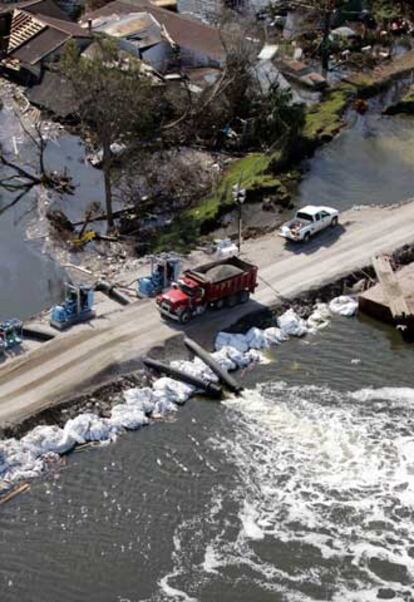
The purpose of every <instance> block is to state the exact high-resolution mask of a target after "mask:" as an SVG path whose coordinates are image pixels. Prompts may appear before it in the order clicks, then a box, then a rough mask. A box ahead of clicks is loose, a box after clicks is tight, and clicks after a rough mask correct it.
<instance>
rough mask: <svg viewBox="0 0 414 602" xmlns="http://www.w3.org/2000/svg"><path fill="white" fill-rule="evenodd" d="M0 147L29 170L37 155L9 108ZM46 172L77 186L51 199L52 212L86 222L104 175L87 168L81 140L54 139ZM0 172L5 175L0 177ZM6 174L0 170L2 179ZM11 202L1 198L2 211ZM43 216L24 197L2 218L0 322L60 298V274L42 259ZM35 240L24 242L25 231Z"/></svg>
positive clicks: (0, 123) (2, 114)
mask: <svg viewBox="0 0 414 602" xmlns="http://www.w3.org/2000/svg"><path fill="white" fill-rule="evenodd" d="M0 144H2V145H4V147H5V149H6V150H7V151H8V152H11V153H14V150H15V148H16V147H17V149H18V153H19V155H18V157H15V156H13V155H12V156H13V159H16V161H17V162H21V164H22V165H24V166H28V167H29V168H30V166H31V165H33V164H34V163H35V162H36V161H37V151H36V150H35V148H34V145H32V144H31V143H30V142H29V141H28V139H27V137H25V136H24V133H23V131H22V129H21V126H20V124H19V122H18V120H17V119H16V117H15V116H14V114H13V112H12V109H11V107H10V106H8V105H7V103H6V106H5V107H4V109H3V110H2V111H0ZM45 160H46V164H47V165H48V167H49V168H50V169H56V170H58V171H62V170H63V169H64V168H66V169H67V171H68V173H69V174H70V175H71V176H72V178H73V183H74V184H75V186H76V188H75V193H74V194H73V195H64V196H62V197H54V198H53V199H52V201H53V203H54V208H56V209H63V210H64V211H65V213H66V214H67V215H68V217H69V218H70V219H72V220H74V221H76V220H79V219H81V218H82V217H83V216H84V211H85V209H86V207H87V206H88V204H89V203H91V202H93V201H100V200H102V197H103V181H102V180H103V179H102V172H101V171H99V170H97V169H94V168H92V167H91V166H90V165H89V164H87V163H86V162H85V157H84V149H83V146H82V145H81V144H80V141H79V138H78V137H76V136H72V135H69V134H65V135H63V136H60V137H58V138H57V139H52V140H51V141H50V142H49V144H48V148H47V151H46V156H45ZM1 170H3V171H1ZM3 173H5V170H4V168H0V174H3ZM12 198H13V196H12V194H11V193H9V192H4V191H2V192H1V193H0V206H2V205H3V203H4V204H7V203H9V202H10V201H11V200H12ZM44 219H45V218H44V215H42V213H41V212H39V211H38V210H37V208H36V197H35V192H34V191H33V192H32V193H29V194H28V195H26V197H25V198H24V200H22V201H20V202H19V204H18V205H16V206H15V207H13V208H11V209H10V210H8V211H7V212H6V213H4V214H3V215H1V216H0V283H1V295H0V320H1V319H5V318H8V317H14V316H16V317H19V318H26V317H28V316H30V315H33V314H35V313H37V312H39V311H41V310H43V309H45V308H46V307H49V306H50V305H51V304H52V303H53V302H55V301H57V300H58V299H59V298H60V296H61V294H62V284H63V281H64V279H65V274H64V271H63V270H62V269H61V268H60V267H59V266H58V264H57V263H56V262H55V261H54V260H53V259H52V257H51V256H48V255H47V254H45V253H44V242H45V241H44V233H45V227H43V226H42V222H44ZM28 227H31V230H33V236H32V235H31V236H30V238H31V240H28V236H27V228H28Z"/></svg>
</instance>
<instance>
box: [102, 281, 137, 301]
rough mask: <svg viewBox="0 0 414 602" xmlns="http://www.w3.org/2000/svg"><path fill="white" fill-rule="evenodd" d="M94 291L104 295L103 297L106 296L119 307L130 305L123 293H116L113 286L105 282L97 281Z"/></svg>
mask: <svg viewBox="0 0 414 602" xmlns="http://www.w3.org/2000/svg"><path fill="white" fill-rule="evenodd" d="M95 290H96V291H101V292H102V293H105V295H108V297H109V298H110V299H112V300H113V301H116V302H117V303H120V304H121V305H129V304H130V300H129V298H128V297H127V296H126V295H124V293H121V292H119V291H117V290H116V288H115V285H114V284H111V283H110V282H107V281H106V280H98V282H97V283H96V284H95Z"/></svg>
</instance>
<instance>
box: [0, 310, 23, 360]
mask: <svg viewBox="0 0 414 602" xmlns="http://www.w3.org/2000/svg"><path fill="white" fill-rule="evenodd" d="M22 342H23V322H22V321H21V320H18V319H17V318H12V319H11V320H4V321H3V322H0V353H4V352H5V351H7V349H11V348H12V347H15V346H16V345H20V344H21V343H22Z"/></svg>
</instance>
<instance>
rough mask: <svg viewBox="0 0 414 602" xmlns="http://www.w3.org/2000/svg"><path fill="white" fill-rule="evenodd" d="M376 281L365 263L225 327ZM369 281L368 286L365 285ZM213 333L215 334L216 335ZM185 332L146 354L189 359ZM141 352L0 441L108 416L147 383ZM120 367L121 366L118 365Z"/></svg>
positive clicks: (238, 329)
mask: <svg viewBox="0 0 414 602" xmlns="http://www.w3.org/2000/svg"><path fill="white" fill-rule="evenodd" d="M392 258H393V260H394V261H395V262H396V264H397V265H398V268H401V267H403V266H405V265H408V264H410V263H412V262H413V261H414V245H404V246H403V247H402V248H400V249H398V250H396V251H395V252H394V253H393V254H392ZM375 283H376V279H375V272H374V270H373V268H372V266H367V267H365V268H362V269H360V270H357V271H354V272H352V273H350V274H348V275H347V276H343V277H341V278H339V279H337V280H334V281H332V282H331V283H329V284H325V285H323V286H322V287H320V288H316V289H311V290H309V291H307V292H305V293H302V294H300V295H298V296H297V297H294V298H292V299H290V300H288V299H283V300H282V299H279V301H278V302H277V303H275V304H274V305H273V306H272V307H271V308H263V309H262V310H259V311H258V310H253V311H252V312H250V313H249V314H247V315H246V316H244V317H242V318H241V319H238V320H236V321H235V322H234V323H233V324H232V325H231V326H229V327H228V328H226V332H228V333H230V334H239V333H243V334H244V333H246V332H247V331H248V330H249V329H250V328H252V327H258V328H260V329H265V328H267V327H271V326H274V325H275V321H276V315H277V314H280V313H282V312H284V311H286V310H287V309H293V310H294V311H295V313H296V314H297V315H298V316H299V317H300V318H302V319H305V320H306V319H308V318H309V316H310V315H311V313H312V311H313V309H314V308H315V305H316V304H318V303H327V302H329V300H331V299H332V298H334V297H337V296H340V295H353V296H355V295H357V294H358V293H359V292H362V291H363V290H367V288H371V286H373V285H374V284H375ZM368 284H369V286H368ZM217 334H218V333H216V335H215V336H217ZM184 336H185V333H183V334H181V335H178V336H177V335H173V336H172V337H171V338H169V339H166V341H165V342H164V344H162V345H157V346H154V347H152V348H151V349H150V350H149V351H148V353H147V354H146V355H148V356H149V357H153V358H156V359H162V360H163V361H173V360H177V359H179V360H189V359H190V356H191V354H190V352H189V351H188V349H187V348H186V347H185V346H184V344H183V338H184ZM142 359H143V358H142V356H141V357H137V358H136V360H135V361H136V364H137V365H138V367H137V368H136V369H134V370H132V371H130V372H126V373H125V374H122V375H114V378H112V379H110V380H108V381H106V382H104V383H103V384H99V385H96V386H92V387H89V388H86V390H85V391H84V392H83V393H81V394H79V395H76V396H74V397H72V398H71V399H68V400H65V401H64V402H62V403H61V404H57V405H55V406H53V407H50V408H47V409H45V410H42V411H40V412H38V413H36V414H33V415H32V416H30V417H29V418H27V419H25V420H23V421H22V422H18V423H16V424H13V425H10V426H6V427H4V428H2V429H0V441H1V439H3V438H10V437H19V438H20V437H22V436H24V435H25V434H27V433H28V432H29V431H31V430H32V429H33V428H35V427H36V426H39V425H56V426H60V427H61V426H63V425H64V424H65V422H66V421H67V420H68V419H70V418H74V417H75V416H77V415H79V414H80V413H82V412H84V411H88V412H91V413H94V414H95V415H97V416H100V417H103V418H106V417H108V416H109V413H110V410H111V408H112V406H113V405H114V404H116V403H119V402H120V400H122V393H123V392H124V391H125V390H127V389H129V388H133V387H147V386H150V383H151V380H152V375H151V373H150V372H149V371H148V369H145V367H144V366H143V364H142ZM119 369H122V366H120V367H119Z"/></svg>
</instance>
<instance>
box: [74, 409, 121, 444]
mask: <svg viewBox="0 0 414 602" xmlns="http://www.w3.org/2000/svg"><path fill="white" fill-rule="evenodd" d="M63 430H64V432H65V434H67V435H69V436H71V437H72V438H73V439H74V440H75V441H76V443H78V444H82V443H86V442H88V441H105V440H107V439H111V437H112V436H113V435H114V433H113V431H112V430H111V425H110V424H109V422H108V420H106V419H105V418H99V416H95V414H89V413H85V414H79V416H76V418H71V419H70V420H68V421H67V423H66V424H65V427H64V429H63Z"/></svg>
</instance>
